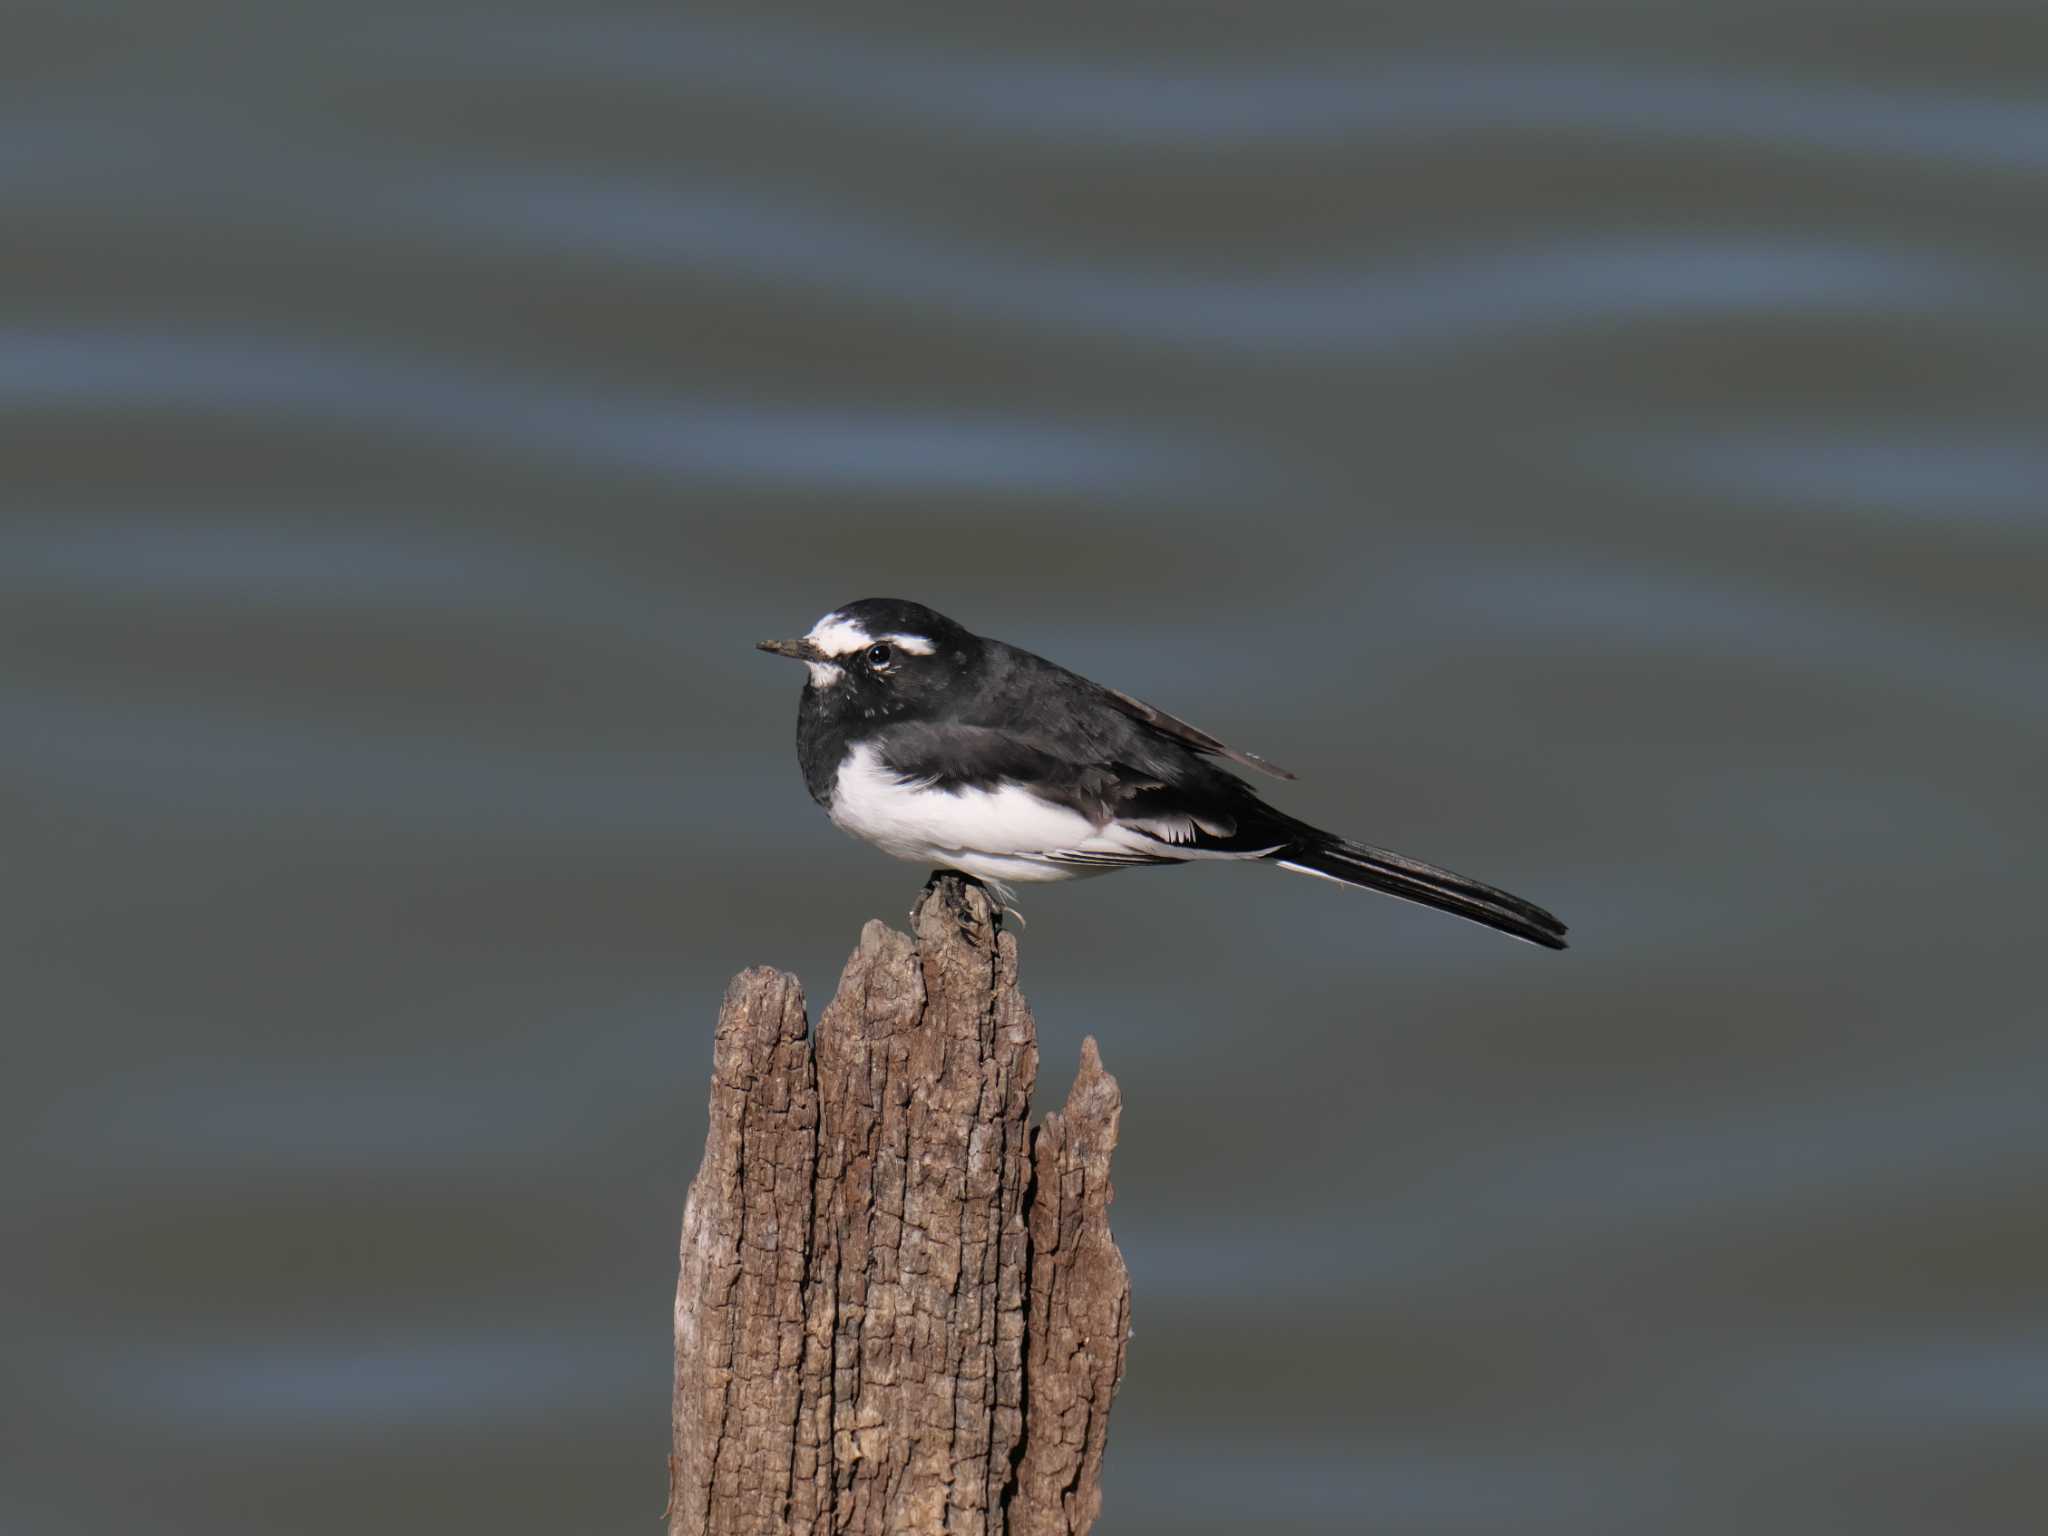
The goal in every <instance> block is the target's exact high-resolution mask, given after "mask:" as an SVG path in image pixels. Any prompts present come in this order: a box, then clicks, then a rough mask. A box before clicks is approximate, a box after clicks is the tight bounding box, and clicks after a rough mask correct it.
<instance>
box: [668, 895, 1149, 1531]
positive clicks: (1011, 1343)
mask: <svg viewBox="0 0 2048 1536" xmlns="http://www.w3.org/2000/svg"><path fill="white" fill-rule="evenodd" d="M911 928H912V932H911V934H909V935H905V934H902V933H898V932H896V931H894V930H893V929H890V928H887V927H885V926H884V925H883V924H881V923H879V922H871V923H869V924H868V925H867V927H866V928H865V929H864V930H863V931H862V933H861V937H860V945H859V947H858V948H856V949H855V950H854V953H853V958H852V959H851V960H849V961H848V962H847V966H846V971H845V974H844V975H843V976H842V977H841V978H840V983H839V992H838V995H837V996H836V997H834V998H833V1000H832V1002H831V1004H830V1006H828V1007H827V1008H826V1010H825V1013H824V1017H823V1018H822V1019H821V1020H820V1021H819V1024H818V1036H817V1040H816V1042H815V1043H813V1042H812V1041H811V1040H810V1039H809V1038H807V1036H806V1030H805V1018H804V1000H803V990H802V988H801V987H799V986H798V984H797V982H796V979H795V978H794V977H792V976H788V975H785V974H783V973H782V972H779V971H773V970H766V969H756V970H750V971H744V972H742V973H741V974H740V975H738V976H736V977H734V978H733V981H732V985H731V986H730V987H729V988H728V989H727V991H726V997H725V1007H724V1009H723V1010H722V1012H721V1013H720V1015H719V1020H718V1039H717V1045H716V1049H715V1052H714V1062H713V1068H712V1084H711V1127H710V1131H709V1134H708V1135H707V1136H706V1138H705V1144H704V1162H703V1165H702V1166H701V1167H700V1168H699V1170H698V1172H697V1177H696V1180H695V1181H694V1182H693V1183H692V1184H691V1186H690V1197H689V1203H688V1205H687V1207H686V1208H685V1211H684V1215H683V1241H682V1270H681V1277H680V1279H679V1281H678V1284H677V1287H676V1324H675V1327H676V1334H675V1338H676V1384H675V1443H674V1454H673V1457H672V1458H671V1461H670V1468H669V1531H670V1532H671V1536H743V1533H744V1536H765V1533H770V1532H774V1533H780V1532H798V1533H806V1536H809V1533H817V1536H825V1533H835V1536H836V1533H841V1532H846V1533H859V1536H883V1533H926V1532H947V1533H956V1532H957V1533H963V1536H1001V1533H1005V1532H1010V1533H1019V1536H1078V1533H1080V1532H1084V1531H1086V1530H1088V1528H1089V1527H1090V1525H1091V1524H1092V1523H1093V1522H1094V1519H1095V1515H1096V1512H1097V1511H1098V1509H1099V1508H1100V1507H1101V1492H1100V1481H1101V1476H1102V1453H1103V1445H1104V1441H1105V1439H1106V1437H1107V1433H1108V1423H1109V1407H1110V1400H1111V1398H1112V1397H1113V1396H1114V1394H1115V1392H1116V1387H1117V1383H1118V1381H1119V1380H1121V1378H1122V1375H1123V1366H1124V1344H1125V1340H1126V1339H1127V1337H1128V1336H1129V1333H1130V1282H1129V1277H1128V1276H1127V1275H1126V1273H1125V1270H1124V1264H1123V1258H1122V1256H1121V1255H1120V1254H1119V1253H1118V1252H1117V1249H1116V1244H1115V1243H1114V1241H1112V1239H1111V1237H1110V1231H1109V1217H1108V1207H1109V1202H1110V1198H1111V1191H1110V1184H1109V1158H1110V1152H1111V1150H1112V1149H1113V1148H1114V1147H1115V1145H1116V1133H1117V1118H1118V1114H1119V1112H1120V1110H1121V1103H1122V1101H1121V1099H1120V1097H1119V1095H1118V1092H1117V1086H1116V1079H1114V1078H1113V1077H1111V1076H1110V1075H1109V1074H1108V1073H1107V1072H1105V1071H1103V1069H1102V1061H1101V1058H1100V1056H1099V1055H1098V1054H1097V1052H1096V1048H1095V1042H1094V1041H1093V1040H1089V1041H1088V1042H1087V1043H1086V1045H1085V1046H1084V1047H1083V1050H1082V1058H1081V1071H1080V1075H1079V1076H1078V1077H1077V1078H1076V1080H1075V1082H1074V1086H1073V1090H1072V1091H1071V1092H1070V1093H1069V1094H1068V1096H1067V1104H1066V1108H1065V1110H1064V1111H1062V1112H1061V1113H1058V1114H1054V1115H1049V1116H1047V1117H1046V1122H1045V1125H1044V1126H1043V1127H1042V1128H1040V1129H1039V1130H1038V1131H1036V1132H1033V1131H1031V1130H1030V1128H1029V1125H1028V1116H1029V1113H1030V1100H1031V1089H1032V1084H1033V1080H1034V1078H1035V1077H1036V1076H1037V1071H1038V1043H1037V1034H1036V1030H1035V1028H1034V1026H1033V1024H1032V1021H1031V1014H1030V1011H1029V1010H1028V1009H1027V1008H1026V1007H1025V1005H1024V999H1023V997H1022V995H1021V994H1020V993H1019V992H1018V991H1017V946H1016V941H1015V939H1013V938H1012V937H1011V935H1010V934H1008V933H1007V932H1005V931H1004V930H1003V926H1002V919H1001V913H1000V911H999V910H998V909H997V908H996V907H995V906H994V905H993V904H992V903H991V901H990V900H989V898H988V896H987V895H986V893H984V892H983V891H982V890H981V888H980V887H979V886H976V885H974V884H973V883H971V882H969V881H965V880H963V879H961V878H960V877H958V876H952V875H947V876H941V877H938V878H937V879H935V880H934V881H933V882H932V884H931V885H930V886H929V887H928V888H927V889H926V892H925V895H924V898H923V899H922V900H921V901H920V902H919V903H918V905H917V910H916V911H915V912H913V913H912V914H911Z"/></svg>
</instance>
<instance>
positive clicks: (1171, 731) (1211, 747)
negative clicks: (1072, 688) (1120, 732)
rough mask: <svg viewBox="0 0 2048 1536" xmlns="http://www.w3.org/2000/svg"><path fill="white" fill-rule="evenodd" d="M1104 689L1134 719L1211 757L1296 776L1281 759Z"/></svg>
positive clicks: (1276, 774) (1280, 776)
mask: <svg viewBox="0 0 2048 1536" xmlns="http://www.w3.org/2000/svg"><path fill="white" fill-rule="evenodd" d="M1096 686H1097V687H1101V684H1099V683H1098V684H1097V685H1096ZM1102 691H1103V693H1104V694H1106V695H1107V696H1108V698H1109V700H1110V702H1111V703H1113V704H1114V705H1115V706H1116V707H1117V708H1118V709H1120V710H1122V711H1123V712H1124V713H1125V714H1127V715H1129V716H1130V717H1131V718H1132V719H1133V720H1136V721H1137V722H1138V723H1139V724H1141V725H1146V726H1150V727H1151V728H1152V729H1153V730H1155V731H1157V732H1158V733H1159V734H1160V735H1162V736H1165V737H1168V738H1170V739H1172V740H1174V741H1177V742H1179V743H1180V744H1181V745H1182V746H1184V747H1192V748H1193V749H1194V750H1195V751H1197V752H1206V753H1208V754H1209V755H1210V756H1212V757H1220V758H1222V759H1223V760H1224V761H1225V762H1230V763H1236V764H1238V765H1239V766H1240V767H1244V768H1255V769H1257V770H1258V771H1259V772H1260V773H1270V774H1271V775H1272V776H1273V777H1274V778H1276V779H1291V778H1293V777H1294V775H1293V774H1291V773H1289V772H1288V771H1287V770H1286V769H1285V768H1282V767H1281V766H1280V765H1279V764H1278V763H1269V762H1267V761H1266V760H1265V759H1264V758H1263V757H1260V756H1259V755H1258V754H1257V753H1256V752H1240V751H1238V750H1237V748H1235V747H1229V746H1225V745H1224V744H1223V743H1222V742H1220V741H1218V740H1217V739H1216V738H1215V737H1214V736H1211V735H1210V734H1209V733H1208V732H1207V731H1202V730H1197V729H1196V728H1195V727H1194V726H1192V725H1189V724H1188V723H1187V721H1185V720H1183V719H1181V718H1180V717H1179V716H1177V715H1169V714H1168V713H1167V712H1166V711H1165V710H1163V709H1159V708H1156V707H1154V706H1153V705H1150V704H1147V703H1146V702H1145V701H1144V700H1143V699H1134V698H1132V697H1131V696H1130V695H1129V694H1128V693H1125V692H1123V691H1122V690H1121V689H1117V688H1103V689H1102Z"/></svg>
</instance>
